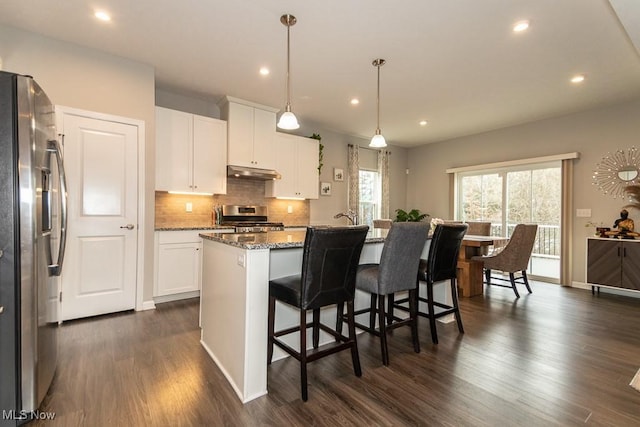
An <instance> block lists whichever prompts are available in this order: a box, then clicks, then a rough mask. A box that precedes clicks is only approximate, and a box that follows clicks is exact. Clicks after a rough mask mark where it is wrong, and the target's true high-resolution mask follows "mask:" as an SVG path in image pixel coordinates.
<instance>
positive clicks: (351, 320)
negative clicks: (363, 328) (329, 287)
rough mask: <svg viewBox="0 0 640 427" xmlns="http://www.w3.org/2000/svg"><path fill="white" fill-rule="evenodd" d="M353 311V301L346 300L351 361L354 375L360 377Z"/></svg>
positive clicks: (360, 370) (360, 369)
mask: <svg viewBox="0 0 640 427" xmlns="http://www.w3.org/2000/svg"><path fill="white" fill-rule="evenodd" d="M353 312H354V308H353V301H347V321H348V328H349V341H351V361H352V362H353V372H354V373H355V374H356V377H360V376H362V368H361V367H360V355H359V354H358V341H357V340H356V325H355V315H354V314H353Z"/></svg>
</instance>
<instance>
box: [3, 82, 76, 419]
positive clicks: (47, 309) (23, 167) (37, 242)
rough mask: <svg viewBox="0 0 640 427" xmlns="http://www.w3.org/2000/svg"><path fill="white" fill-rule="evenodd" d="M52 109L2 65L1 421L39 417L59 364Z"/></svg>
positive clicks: (60, 173)
mask: <svg viewBox="0 0 640 427" xmlns="http://www.w3.org/2000/svg"><path fill="white" fill-rule="evenodd" d="M54 116H55V111H54V107H53V105H52V104H51V101H50V100H49V98H48V97H47V95H46V94H45V93H44V92H43V91H42V89H41V88H40V86H38V84H37V83H36V82H35V81H34V80H33V79H32V78H31V77H28V76H22V75H17V74H12V73H6V72H2V71H0V411H2V413H0V426H5V425H6V426H8V425H19V424H22V423H25V422H28V421H29V420H30V419H32V418H34V417H38V416H39V415H38V414H39V412H38V407H39V406H40V404H41V403H42V400H43V398H44V397H45V395H46V393H47V390H48V389H49V386H50V385H51V382H52V380H53V376H54V373H55V369H56V363H57V328H58V307H59V304H58V301H59V296H58V295H59V289H58V283H59V276H60V272H61V269H62V261H63V257H64V246H65V240H66V217H67V215H66V185H65V180H64V168H63V165H62V156H61V152H60V145H59V143H58V141H57V139H56V137H57V135H56V132H55V117H54Z"/></svg>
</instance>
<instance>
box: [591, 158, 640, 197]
mask: <svg viewBox="0 0 640 427" xmlns="http://www.w3.org/2000/svg"><path fill="white" fill-rule="evenodd" d="M639 178H640V153H639V152H638V150H637V149H636V147H631V148H629V149H628V150H627V151H625V150H618V151H616V152H615V153H613V154H611V153H607V155H606V156H604V157H603V158H602V160H601V161H600V162H599V163H598V164H596V169H595V171H594V172H593V185H595V186H597V187H598V188H599V189H600V190H601V191H602V192H603V193H604V194H609V195H611V196H613V198H618V197H619V198H621V199H623V198H624V197H625V192H624V188H625V187H626V186H627V185H635V184H638V183H639V182H640V180H639Z"/></svg>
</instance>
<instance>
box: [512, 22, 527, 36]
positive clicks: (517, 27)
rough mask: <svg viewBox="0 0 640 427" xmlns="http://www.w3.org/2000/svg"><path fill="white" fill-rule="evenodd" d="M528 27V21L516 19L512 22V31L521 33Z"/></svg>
mask: <svg viewBox="0 0 640 427" xmlns="http://www.w3.org/2000/svg"><path fill="white" fill-rule="evenodd" d="M528 28H529V21H518V22H516V23H515V24H513V32H514V33H521V32H523V31H525V30H526V29H528Z"/></svg>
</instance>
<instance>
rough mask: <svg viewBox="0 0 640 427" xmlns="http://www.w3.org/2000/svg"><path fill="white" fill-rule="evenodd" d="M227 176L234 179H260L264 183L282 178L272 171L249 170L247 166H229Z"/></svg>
mask: <svg viewBox="0 0 640 427" xmlns="http://www.w3.org/2000/svg"><path fill="white" fill-rule="evenodd" d="M227 176H230V177H233V178H246V179H259V180H262V181H270V180H273V179H280V178H282V176H281V175H280V174H279V173H278V172H277V171H274V170H272V169H257V168H248V167H246V166H232V165H229V166H227Z"/></svg>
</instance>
